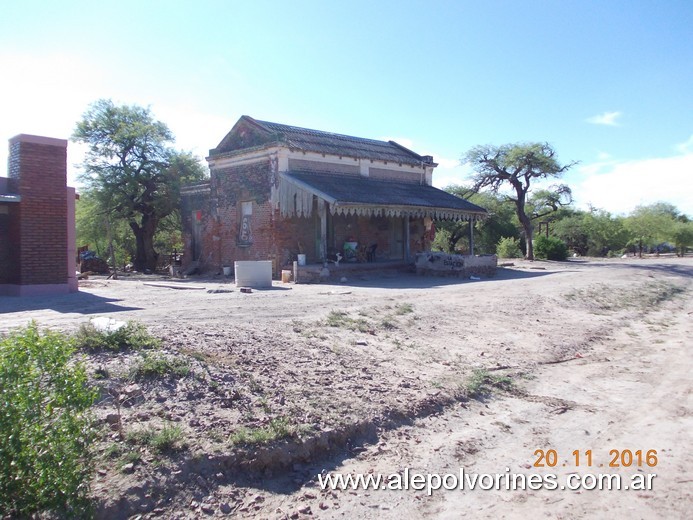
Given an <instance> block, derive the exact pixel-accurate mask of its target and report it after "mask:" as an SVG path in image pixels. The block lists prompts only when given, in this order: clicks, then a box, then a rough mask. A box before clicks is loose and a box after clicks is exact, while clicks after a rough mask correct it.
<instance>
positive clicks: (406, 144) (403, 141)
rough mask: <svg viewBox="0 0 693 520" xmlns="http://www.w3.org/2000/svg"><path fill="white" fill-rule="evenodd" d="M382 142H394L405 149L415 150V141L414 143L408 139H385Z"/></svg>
mask: <svg viewBox="0 0 693 520" xmlns="http://www.w3.org/2000/svg"><path fill="white" fill-rule="evenodd" d="M382 141H394V142H396V143H397V144H401V145H402V146H404V147H405V148H409V149H410V150H414V141H412V140H411V139H409V138H408V137H383V138H382Z"/></svg>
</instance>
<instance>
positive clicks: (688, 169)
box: [569, 153, 693, 216]
mask: <svg viewBox="0 0 693 520" xmlns="http://www.w3.org/2000/svg"><path fill="white" fill-rule="evenodd" d="M576 175H577V179H575V176H576ZM571 177H573V179H571V181H570V182H569V183H570V185H571V187H572V188H573V197H574V199H575V202H576V204H577V205H578V206H579V207H582V208H586V207H587V206H588V205H589V204H591V205H593V206H595V207H597V208H601V209H605V210H607V211H610V212H612V213H621V214H625V213H629V212H630V211H632V210H633V209H634V208H635V206H637V205H643V204H653V203H655V202H660V201H664V202H669V203H671V204H674V205H675V206H676V207H677V208H678V209H679V210H680V211H682V212H683V213H686V214H688V215H692V216H693V197H691V193H693V153H687V154H682V155H677V156H673V157H663V158H652V159H644V160H638V161H607V162H600V163H593V164H587V165H584V166H581V167H579V168H578V171H577V173H576V174H573V175H571Z"/></svg>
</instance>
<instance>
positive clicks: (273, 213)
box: [183, 158, 424, 276]
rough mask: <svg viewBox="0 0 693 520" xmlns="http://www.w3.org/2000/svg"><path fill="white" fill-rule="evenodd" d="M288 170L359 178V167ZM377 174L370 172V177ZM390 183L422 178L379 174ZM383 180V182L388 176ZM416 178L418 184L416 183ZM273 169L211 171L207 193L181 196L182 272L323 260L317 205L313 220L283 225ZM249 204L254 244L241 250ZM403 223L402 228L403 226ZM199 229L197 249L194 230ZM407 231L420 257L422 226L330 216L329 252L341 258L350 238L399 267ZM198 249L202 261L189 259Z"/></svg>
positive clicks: (261, 163) (252, 166)
mask: <svg viewBox="0 0 693 520" xmlns="http://www.w3.org/2000/svg"><path fill="white" fill-rule="evenodd" d="M288 166H289V167H292V168H296V169H304V170H310V169H315V170H316V171H326V170H329V171H334V170H335V169H338V170H339V173H340V174H344V173H351V174H353V175H358V174H359V169H358V166H354V165H346V164H343V165H342V164H327V163H322V162H318V161H309V160H299V159H289V161H288ZM374 170H376V169H374V168H371V169H370V171H371V173H372V172H373V171H374ZM377 170H378V172H379V175H381V176H382V177H383V178H387V179H388V180H398V181H400V182H401V181H402V180H403V179H406V180H407V181H410V182H413V181H414V180H415V181H416V182H419V181H420V178H419V177H420V175H418V174H416V175H414V174H411V172H406V171H396V170H385V169H377ZM386 173H387V175H385V174H386ZM414 176H415V177H416V179H414ZM272 178H273V174H272V163H271V161H270V159H269V158H266V159H262V160H258V161H255V162H249V163H247V164H240V165H234V166H227V167H213V168H212V170H211V178H210V182H209V185H208V186H207V187H191V188H190V189H189V191H187V192H186V190H183V194H184V196H183V226H184V237H185V251H184V257H183V265H184V266H188V265H190V263H191V262H192V261H193V260H197V261H198V262H199V267H200V269H201V270H202V271H207V272H221V270H222V267H223V266H233V263H234V262H235V261H239V260H272V261H273V262H274V264H273V265H274V268H273V271H274V274H275V276H277V275H278V274H279V271H280V270H281V269H282V268H285V267H287V266H290V265H291V263H292V262H293V260H295V259H296V254H297V253H299V252H300V253H304V254H305V255H306V257H307V261H308V263H315V262H318V261H319V260H320V251H319V230H320V220H319V216H318V208H317V200H315V199H314V202H313V204H314V206H313V212H312V215H311V216H310V217H292V218H282V217H281V216H280V214H279V211H278V210H275V209H274V208H273V207H272V203H271V202H270V196H271V188H272V184H271V183H272ZM244 202H245V203H251V204H252V217H251V219H250V222H251V226H252V244H250V245H248V244H241V243H239V235H240V228H241V222H242V214H241V213H242V205H243V203H244ZM405 222H406V223H405ZM196 225H197V226H199V232H198V234H197V241H198V242H199V244H197V245H196V244H195V243H194V242H195V239H194V233H193V229H194V227H195V226H196ZM405 225H409V229H410V251H409V253H410V254H412V255H413V254H414V253H415V252H417V251H420V250H422V244H423V235H424V225H423V219H413V218H412V219H403V218H399V217H398V218H389V217H359V216H355V215H351V216H344V215H328V226H327V227H328V230H329V231H328V237H327V238H328V243H327V249H328V253H329V252H333V253H334V252H342V250H343V245H344V242H345V241H347V239H348V238H350V237H352V236H353V237H355V238H356V240H357V241H358V242H359V243H360V244H364V245H366V246H370V245H372V244H377V245H378V247H377V250H376V255H377V258H378V259H395V260H401V259H403V258H404V256H405V251H404V248H405V232H404V226H405ZM195 247H197V248H198V253H199V255H198V256H197V257H196V255H195V254H194V249H195Z"/></svg>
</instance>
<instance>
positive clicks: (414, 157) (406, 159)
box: [244, 116, 432, 165]
mask: <svg viewBox="0 0 693 520" xmlns="http://www.w3.org/2000/svg"><path fill="white" fill-rule="evenodd" d="M244 117H248V116H244ZM248 119H251V120H252V121H254V122H255V123H257V124H258V125H260V126H261V127H263V128H264V129H265V130H267V131H268V132H270V133H272V134H275V135H276V136H277V139H278V140H279V141H281V142H283V143H285V144H286V145H287V146H289V147H290V148H293V149H295V150H301V151H304V152H315V153H324V154H329V155H338V156H339V155H341V156H346V157H356V158H359V159H373V160H380V161H391V162H395V163H403V164H415V165H419V164H421V163H422V162H425V158H424V157H422V156H421V155H419V154H417V153H415V152H413V151H411V150H408V149H407V148H405V147H404V146H402V145H400V144H397V143H395V142H394V141H378V140H376V139H366V138H363V137H353V136H350V135H344V134H335V133H332V132H323V131H321V130H311V129H309V128H301V127H298V126H290V125H284V124H280V123H272V122H270V121H258V120H256V119H252V118H249V117H248ZM426 164H431V165H432V163H431V162H426Z"/></svg>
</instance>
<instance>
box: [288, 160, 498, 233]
mask: <svg viewBox="0 0 693 520" xmlns="http://www.w3.org/2000/svg"><path fill="white" fill-rule="evenodd" d="M278 195H279V197H278V202H279V209H280V212H281V214H282V216H284V217H293V216H299V217H300V216H303V217H308V216H310V215H311V214H312V212H313V195H315V196H316V197H318V199H319V200H323V201H325V202H326V203H327V205H328V207H329V211H330V213H331V214H333V215H359V216H385V217H430V218H432V219H435V220H472V221H473V220H481V219H484V218H486V216H487V212H486V210H485V209H483V208H481V207H479V206H477V205H475V204H472V203H471V202H469V201H466V200H464V199H461V198H459V197H456V196H454V195H451V194H450V193H447V192H445V191H443V190H439V189H438V188H434V187H433V186H426V185H421V184H412V183H403V182H396V181H383V180H375V179H369V178H368V177H361V176H354V175H335V174H325V173H313V172H286V173H281V174H280V177H279V193H278Z"/></svg>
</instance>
